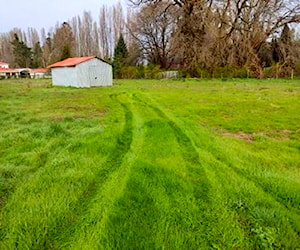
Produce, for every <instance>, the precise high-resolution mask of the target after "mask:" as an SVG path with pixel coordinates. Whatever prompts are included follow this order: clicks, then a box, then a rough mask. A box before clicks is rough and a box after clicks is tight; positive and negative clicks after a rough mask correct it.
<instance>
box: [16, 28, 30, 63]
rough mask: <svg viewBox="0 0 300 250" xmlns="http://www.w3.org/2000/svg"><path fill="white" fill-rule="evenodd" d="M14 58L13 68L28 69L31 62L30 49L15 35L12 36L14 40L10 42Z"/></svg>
mask: <svg viewBox="0 0 300 250" xmlns="http://www.w3.org/2000/svg"><path fill="white" fill-rule="evenodd" d="M11 44H12V48H13V56H14V66H16V67H20V68H29V67H30V65H31V62H32V51H31V48H29V47H27V45H26V44H25V43H24V42H23V41H21V40H20V39H19V36H18V35H17V34H14V40H13V41H12V42H11Z"/></svg>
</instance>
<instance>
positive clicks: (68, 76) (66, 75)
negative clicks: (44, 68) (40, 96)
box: [51, 67, 79, 87]
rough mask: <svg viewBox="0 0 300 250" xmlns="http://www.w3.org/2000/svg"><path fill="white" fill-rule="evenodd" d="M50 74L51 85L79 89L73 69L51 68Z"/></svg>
mask: <svg viewBox="0 0 300 250" xmlns="http://www.w3.org/2000/svg"><path fill="white" fill-rule="evenodd" d="M51 72H52V83H53V85H55V86H73V87H79V86H78V84H77V81H76V78H77V73H76V69H75V67H61V68H52V69H51Z"/></svg>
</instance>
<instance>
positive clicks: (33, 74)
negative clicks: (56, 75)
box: [30, 68, 49, 78]
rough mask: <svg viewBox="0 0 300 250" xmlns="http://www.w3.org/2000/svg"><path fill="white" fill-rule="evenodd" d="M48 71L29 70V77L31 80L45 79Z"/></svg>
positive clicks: (41, 69)
mask: <svg viewBox="0 0 300 250" xmlns="http://www.w3.org/2000/svg"><path fill="white" fill-rule="evenodd" d="M48 71H49V70H48V69H43V68H40V69H31V70H30V77H31V78H45V76H46V74H47V73H48Z"/></svg>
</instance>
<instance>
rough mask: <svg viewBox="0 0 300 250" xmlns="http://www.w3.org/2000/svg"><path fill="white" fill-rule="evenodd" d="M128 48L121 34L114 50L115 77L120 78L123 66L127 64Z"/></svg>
mask: <svg viewBox="0 0 300 250" xmlns="http://www.w3.org/2000/svg"><path fill="white" fill-rule="evenodd" d="M127 56H128V50H127V46H126V43H125V41H124V38H123V35H122V34H120V37H119V40H118V43H117V46H116V48H115V51H114V60H113V73H114V77H115V78H120V76H121V68H122V67H123V66H125V65H126V58H127Z"/></svg>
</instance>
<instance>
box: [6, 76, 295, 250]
mask: <svg viewBox="0 0 300 250" xmlns="http://www.w3.org/2000/svg"><path fill="white" fill-rule="evenodd" d="M0 126H1V131H0V249H299V248H300V81H299V80H294V81H291V80H261V81H258V80H246V79H245V80H228V81H221V80H201V81H200V80H187V81H173V80H160V81H157V80H122V81H121V80H120V81H115V85H114V86H113V87H110V88H91V89H75V88H63V87H51V85H50V82H49V81H48V80H3V81H0Z"/></svg>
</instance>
